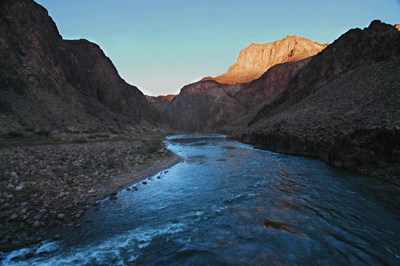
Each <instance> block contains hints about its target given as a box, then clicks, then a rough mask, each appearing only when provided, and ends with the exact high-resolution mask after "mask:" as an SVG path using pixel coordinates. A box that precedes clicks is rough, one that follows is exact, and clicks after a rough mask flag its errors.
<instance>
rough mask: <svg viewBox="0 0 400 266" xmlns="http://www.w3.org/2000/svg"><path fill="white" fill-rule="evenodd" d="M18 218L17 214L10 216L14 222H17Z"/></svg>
mask: <svg viewBox="0 0 400 266" xmlns="http://www.w3.org/2000/svg"><path fill="white" fill-rule="evenodd" d="M17 218H18V215H17V214H15V213H14V214H13V215H11V216H10V220H11V221H13V220H15V219H17Z"/></svg>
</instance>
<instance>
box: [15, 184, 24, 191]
mask: <svg viewBox="0 0 400 266" xmlns="http://www.w3.org/2000/svg"><path fill="white" fill-rule="evenodd" d="M24 188H25V186H24V185H20V186H17V187H16V188H15V192H17V193H18V192H21V191H22V190H23V189H24Z"/></svg>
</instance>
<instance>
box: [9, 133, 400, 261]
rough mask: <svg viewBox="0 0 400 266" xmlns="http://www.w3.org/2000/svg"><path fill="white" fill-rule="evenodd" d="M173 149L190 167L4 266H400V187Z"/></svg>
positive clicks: (175, 145) (227, 153)
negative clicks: (75, 232)
mask: <svg viewBox="0 0 400 266" xmlns="http://www.w3.org/2000/svg"><path fill="white" fill-rule="evenodd" d="M167 147H168V148H169V149H170V150H172V151H173V152H175V153H176V154H178V155H180V156H181V157H183V158H184V162H182V163H180V164H178V165H176V166H174V167H172V168H170V169H168V170H166V171H163V172H160V173H159V174H157V175H155V176H153V177H151V178H149V179H148V180H146V183H147V184H143V183H142V182H140V183H138V184H135V187H137V188H138V190H137V191H136V190H135V189H132V191H126V190H124V191H121V192H120V193H119V194H118V198H117V199H116V200H110V199H106V200H104V201H102V202H101V204H100V206H99V210H97V211H95V210H92V211H91V212H90V213H89V215H90V216H92V220H93V222H92V223H90V225H87V228H86V229H85V230H84V233H82V234H81V235H79V236H78V237H70V239H67V240H63V241H59V242H46V243H44V244H42V245H41V246H37V247H31V248H25V249H22V250H16V251H14V252H12V253H11V254H1V259H2V263H3V265H51V266H56V265H400V187H398V186H396V185H393V184H390V183H387V182H385V181H382V180H378V179H374V178H369V177H367V176H365V175H361V174H358V173H354V172H349V171H343V170H338V169H335V168H332V167H330V166H328V165H326V164H324V163H323V162H321V161H319V160H315V159H310V158H304V157H296V156H289V155H282V154H278V153H274V152H271V151H266V150H257V149H253V147H252V146H250V145H246V144H243V143H239V142H236V141H230V140H226V139H225V136H222V135H213V134H210V135H209V136H208V137H190V136H188V135H179V136H171V137H169V138H168V140H167ZM27 252H32V253H34V254H35V256H34V257H33V258H30V259H27V260H19V261H13V260H11V259H12V258H14V257H16V256H18V255H21V254H26V253H27Z"/></svg>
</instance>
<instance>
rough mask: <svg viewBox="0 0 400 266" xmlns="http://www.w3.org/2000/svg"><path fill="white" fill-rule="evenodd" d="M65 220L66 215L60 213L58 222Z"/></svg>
mask: <svg viewBox="0 0 400 266" xmlns="http://www.w3.org/2000/svg"><path fill="white" fill-rule="evenodd" d="M64 218H65V214H63V213H60V214H59V215H57V219H58V220H60V221H61V220H64Z"/></svg>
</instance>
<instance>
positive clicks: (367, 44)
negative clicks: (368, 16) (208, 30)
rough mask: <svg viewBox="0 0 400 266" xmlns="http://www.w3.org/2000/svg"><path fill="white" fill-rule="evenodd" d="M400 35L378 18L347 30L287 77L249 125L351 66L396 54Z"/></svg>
mask: <svg viewBox="0 0 400 266" xmlns="http://www.w3.org/2000/svg"><path fill="white" fill-rule="evenodd" d="M399 36H400V35H399V31H398V30H397V29H396V28H395V27H393V26H392V25H388V24H384V23H382V22H380V21H373V22H372V23H371V24H370V26H369V27H368V28H366V29H364V30H361V29H353V30H350V31H348V32H347V33H345V34H344V35H342V36H341V37H340V38H339V39H337V40H336V41H335V42H334V43H332V44H331V45H330V46H328V47H327V48H326V49H325V50H323V51H322V52H321V53H319V54H317V55H316V56H314V57H312V59H311V61H310V62H309V64H308V65H307V67H304V68H302V69H301V70H299V71H298V72H297V73H296V75H295V76H294V77H293V78H292V79H291V80H290V84H289V86H288V89H287V90H285V91H284V92H283V93H282V94H281V95H280V96H279V97H277V99H276V100H275V101H274V102H273V103H271V104H268V105H266V106H265V107H264V108H263V109H262V110H261V111H260V112H259V113H258V114H257V116H256V117H255V118H254V119H253V120H252V121H251V124H254V123H255V122H257V121H258V120H260V119H262V118H265V117H267V116H273V115H274V114H276V113H279V112H281V111H282V110H284V109H285V108H287V107H289V106H291V105H293V104H295V103H297V102H299V101H301V100H302V99H304V98H305V97H307V96H309V95H311V94H312V93H314V92H315V91H317V90H318V89H320V88H322V87H323V86H325V85H327V84H329V83H330V82H332V81H333V80H335V79H337V78H339V77H340V76H342V75H343V74H345V73H347V72H348V71H350V70H352V69H356V68H357V67H360V66H363V65H371V64H374V63H378V62H382V61H385V60H390V58H392V57H394V56H399V55H400V46H399V43H400V37H399Z"/></svg>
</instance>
